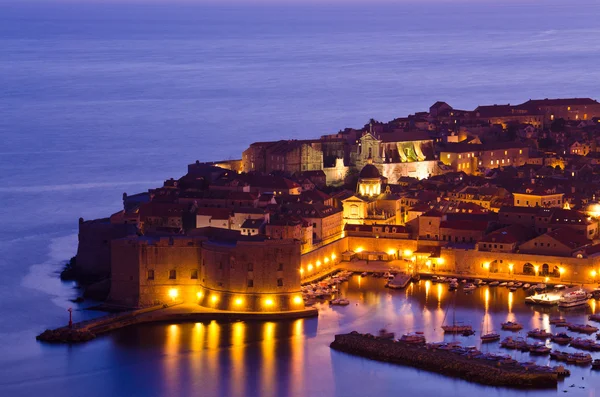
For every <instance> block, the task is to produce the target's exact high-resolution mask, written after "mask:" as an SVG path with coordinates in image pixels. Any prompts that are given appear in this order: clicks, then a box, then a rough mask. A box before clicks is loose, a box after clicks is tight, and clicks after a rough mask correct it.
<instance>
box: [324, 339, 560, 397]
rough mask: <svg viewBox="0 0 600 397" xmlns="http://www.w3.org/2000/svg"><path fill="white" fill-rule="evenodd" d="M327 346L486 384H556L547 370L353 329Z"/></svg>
mask: <svg viewBox="0 0 600 397" xmlns="http://www.w3.org/2000/svg"><path fill="white" fill-rule="evenodd" d="M330 347H331V348H332V349H334V350H338V351H341V352H344V353H348V354H353V355H356V356H361V357H365V358H369V359H371V360H377V361H384V362H389V363H395V364H402V365H408V366H412V367H416V368H420V369H424V370H427V371H431V372H437V373H439V374H443V375H447V376H453V377H458V378H461V379H464V380H467V381H470V382H476V383H481V384H484V385H488V386H501V387H510V388H520V389H533V388H535V389H547V388H555V387H556V386H557V384H558V375H557V374H556V373H554V372H551V371H547V370H540V369H536V368H527V367H523V366H520V365H515V364H514V363H512V364H503V363H501V362H499V361H491V360H486V359H479V358H470V357H469V356H464V355H459V354H455V353H453V352H451V351H446V350H436V349H428V348H426V347H424V346H416V345H410V344H407V343H403V342H398V341H394V340H389V339H381V338H377V337H375V336H373V335H370V334H365V335H363V334H359V333H357V332H355V331H353V332H352V333H349V334H340V335H336V336H335V339H334V341H333V342H332V343H331V345H330Z"/></svg>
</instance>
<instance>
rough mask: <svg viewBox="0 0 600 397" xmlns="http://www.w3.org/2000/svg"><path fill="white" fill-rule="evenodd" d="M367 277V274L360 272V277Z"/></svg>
mask: <svg viewBox="0 0 600 397" xmlns="http://www.w3.org/2000/svg"><path fill="white" fill-rule="evenodd" d="M367 275H368V273H367V272H362V273H361V274H360V276H361V277H367Z"/></svg>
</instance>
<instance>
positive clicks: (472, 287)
mask: <svg viewBox="0 0 600 397" xmlns="http://www.w3.org/2000/svg"><path fill="white" fill-rule="evenodd" d="M476 289H477V287H476V286H475V285H473V284H471V283H468V284H465V286H464V287H463V290H464V291H465V292H470V291H474V290H476Z"/></svg>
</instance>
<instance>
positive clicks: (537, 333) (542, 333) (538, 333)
mask: <svg viewBox="0 0 600 397" xmlns="http://www.w3.org/2000/svg"><path fill="white" fill-rule="evenodd" d="M527 336H529V337H530V338H536V339H548V338H550V337H551V336H552V333H550V332H548V331H546V330H545V329H539V328H536V329H532V330H531V331H529V332H527Z"/></svg>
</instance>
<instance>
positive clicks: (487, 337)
mask: <svg viewBox="0 0 600 397" xmlns="http://www.w3.org/2000/svg"><path fill="white" fill-rule="evenodd" d="M496 340H500V334H497V333H495V332H489V333H487V334H485V335H481V341H482V342H493V341H496Z"/></svg>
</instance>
